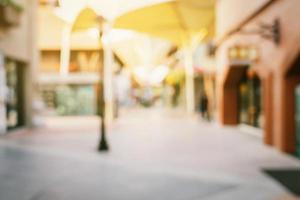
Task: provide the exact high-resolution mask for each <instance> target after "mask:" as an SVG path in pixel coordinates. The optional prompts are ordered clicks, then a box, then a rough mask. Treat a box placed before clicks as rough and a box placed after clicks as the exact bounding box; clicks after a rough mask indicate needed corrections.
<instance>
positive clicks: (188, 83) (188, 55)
mask: <svg viewBox="0 0 300 200" xmlns="http://www.w3.org/2000/svg"><path fill="white" fill-rule="evenodd" d="M184 67H185V90H186V91H185V93H186V109H187V112H188V113H189V114H193V113H194V112H195V86H194V67H193V50H192V48H189V47H186V48H185V49H184Z"/></svg>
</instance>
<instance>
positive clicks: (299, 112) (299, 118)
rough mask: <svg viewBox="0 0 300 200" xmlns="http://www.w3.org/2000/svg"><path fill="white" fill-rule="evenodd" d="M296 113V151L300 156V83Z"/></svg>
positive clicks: (297, 90)
mask: <svg viewBox="0 0 300 200" xmlns="http://www.w3.org/2000/svg"><path fill="white" fill-rule="evenodd" d="M295 97H296V105H295V107H296V113H295V120H296V138H297V141H296V152H297V156H298V157H300V85H299V86H297V88H296V95H295Z"/></svg>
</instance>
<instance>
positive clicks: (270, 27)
mask: <svg viewBox="0 0 300 200" xmlns="http://www.w3.org/2000/svg"><path fill="white" fill-rule="evenodd" d="M238 32H239V33H240V34H249V35H252V34H258V35H260V36H261V37H262V38H265V39H267V40H271V41H273V42H274V43H275V44H276V45H279V44H280V39H281V31H280V21H279V19H278V18H277V19H275V20H274V21H273V22H272V23H271V24H266V23H260V24H259V25H258V29H255V30H243V29H239V30H238Z"/></svg>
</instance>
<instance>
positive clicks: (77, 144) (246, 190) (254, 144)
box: [0, 109, 300, 200]
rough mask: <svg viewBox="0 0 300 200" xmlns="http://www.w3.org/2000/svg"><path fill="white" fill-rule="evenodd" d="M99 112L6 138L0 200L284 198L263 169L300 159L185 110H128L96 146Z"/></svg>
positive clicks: (295, 164)
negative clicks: (100, 148)
mask: <svg viewBox="0 0 300 200" xmlns="http://www.w3.org/2000/svg"><path fill="white" fill-rule="evenodd" d="M98 127H99V123H98V119H97V118H96V117H84V118H81V117H78V118H77V117H75V118H73V117H72V118H63V119H62V118H52V119H48V120H47V124H46V126H45V127H43V128H40V129H38V130H34V131H20V132H19V133H14V134H10V135H8V136H7V137H5V138H2V139H1V141H0V163H1V165H0V180H1V181H0V200H2V199H3V200H19V199H20V200H23V199H24V200H32V199H33V200H40V199H42V200H48V199H57V200H60V199H64V200H69V199H72V200H77V199H88V200H89V199H91V200H93V199H104V200H110V199H112V200H114V199H145V200H147V199H158V200H159V199H164V200H165V199H178V200H181V199H182V200H196V199H211V200H216V199H225V200H226V199H230V200H232V199H241V198H243V199H249V200H250V199H251V200H255V199H257V200H260V199H261V200H265V199H266V200H267V199H270V200H272V199H282V198H283V199H286V198H288V196H291V195H290V194H289V193H288V192H287V191H286V189H285V188H283V187H282V186H281V185H279V184H278V183H277V182H275V181H274V180H272V179H271V178H269V177H268V176H266V175H265V174H264V173H262V171H261V170H262V169H265V168H268V169H269V168H300V161H299V160H298V159H295V158H293V157H291V156H288V155H285V154H282V153H279V152H277V151H276V150H274V149H272V148H270V147H267V146H264V145H262V142H261V139H260V138H258V137H255V136H251V135H248V134H246V133H243V132H242V131H240V130H238V129H236V128H230V127H226V128H224V127H219V126H218V125H216V124H209V123H206V122H201V121H200V120H199V119H198V118H196V117H187V116H185V115H184V114H183V113H181V112H179V111H166V110H159V109H156V110H142V109H140V110H136V109H133V110H127V111H126V112H122V113H121V116H120V118H119V119H118V120H117V121H116V122H114V123H113V124H112V125H110V126H109V135H108V140H109V145H110V147H111V151H110V152H108V153H105V154H99V153H98V152H96V146H97V142H98V135H99V134H98Z"/></svg>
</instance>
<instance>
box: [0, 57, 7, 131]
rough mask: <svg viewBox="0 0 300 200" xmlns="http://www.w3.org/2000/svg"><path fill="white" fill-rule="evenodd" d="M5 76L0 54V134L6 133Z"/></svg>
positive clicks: (2, 59) (2, 58)
mask: <svg viewBox="0 0 300 200" xmlns="http://www.w3.org/2000/svg"><path fill="white" fill-rule="evenodd" d="M5 95H6V74H5V69H4V56H3V55H1V54H0V134H4V133H5V132H6V105H5Z"/></svg>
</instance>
